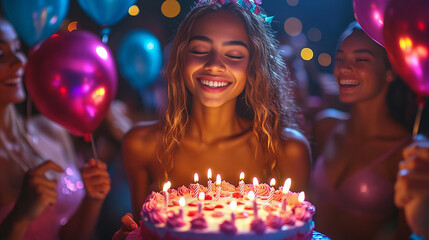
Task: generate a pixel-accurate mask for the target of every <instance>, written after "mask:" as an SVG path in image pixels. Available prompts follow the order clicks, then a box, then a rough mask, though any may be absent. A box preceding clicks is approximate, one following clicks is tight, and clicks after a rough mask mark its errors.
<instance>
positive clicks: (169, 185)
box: [162, 181, 171, 208]
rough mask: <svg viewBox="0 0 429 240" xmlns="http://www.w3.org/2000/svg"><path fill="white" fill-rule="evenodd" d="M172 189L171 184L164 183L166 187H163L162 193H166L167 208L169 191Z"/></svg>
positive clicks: (166, 205) (165, 203) (165, 202)
mask: <svg viewBox="0 0 429 240" xmlns="http://www.w3.org/2000/svg"><path fill="white" fill-rule="evenodd" d="M170 187H171V182H170V181H168V182H166V183H164V186H163V187H162V191H164V205H165V207H166V208H167V207H168V189H170Z"/></svg>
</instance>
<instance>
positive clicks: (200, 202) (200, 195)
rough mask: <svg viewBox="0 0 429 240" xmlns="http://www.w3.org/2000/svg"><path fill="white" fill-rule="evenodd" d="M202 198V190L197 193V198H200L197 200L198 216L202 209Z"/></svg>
mask: <svg viewBox="0 0 429 240" xmlns="http://www.w3.org/2000/svg"><path fill="white" fill-rule="evenodd" d="M204 198H205V195H204V192H200V194H199V195H198V199H199V200H200V201H199V202H198V216H201V213H202V211H203V201H204Z"/></svg>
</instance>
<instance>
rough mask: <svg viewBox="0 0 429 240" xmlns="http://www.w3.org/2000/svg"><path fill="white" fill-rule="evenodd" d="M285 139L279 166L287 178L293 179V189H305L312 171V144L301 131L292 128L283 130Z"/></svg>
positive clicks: (282, 144)
mask: <svg viewBox="0 0 429 240" xmlns="http://www.w3.org/2000/svg"><path fill="white" fill-rule="evenodd" d="M283 137H284V139H285V140H283V142H282V143H281V146H280V147H281V149H280V158H279V161H278V167H279V170H280V174H281V176H282V177H284V178H285V179H286V178H288V177H290V178H291V179H292V186H291V189H292V190H293V191H304V190H305V189H306V187H307V184H308V180H309V178H310V171H311V154H310V145H309V143H308V141H307V139H306V138H305V137H304V135H302V134H301V133H300V132H298V131H296V130H292V129H285V130H284V131H283Z"/></svg>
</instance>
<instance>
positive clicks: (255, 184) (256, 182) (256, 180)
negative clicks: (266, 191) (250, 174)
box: [253, 177, 259, 187]
mask: <svg viewBox="0 0 429 240" xmlns="http://www.w3.org/2000/svg"><path fill="white" fill-rule="evenodd" d="M258 185H259V182H258V179H257V178H256V177H254V178H253V186H255V187H256V186H258Z"/></svg>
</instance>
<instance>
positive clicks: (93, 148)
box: [89, 133, 98, 159]
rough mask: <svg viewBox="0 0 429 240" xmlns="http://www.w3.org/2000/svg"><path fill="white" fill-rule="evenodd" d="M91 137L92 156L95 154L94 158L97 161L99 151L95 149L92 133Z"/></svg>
mask: <svg viewBox="0 0 429 240" xmlns="http://www.w3.org/2000/svg"><path fill="white" fill-rule="evenodd" d="M89 137H90V138H91V146H92V154H93V156H94V158H95V159H98V154H97V149H96V147H95V141H94V136H93V135H92V133H91V134H90V135H89Z"/></svg>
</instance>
